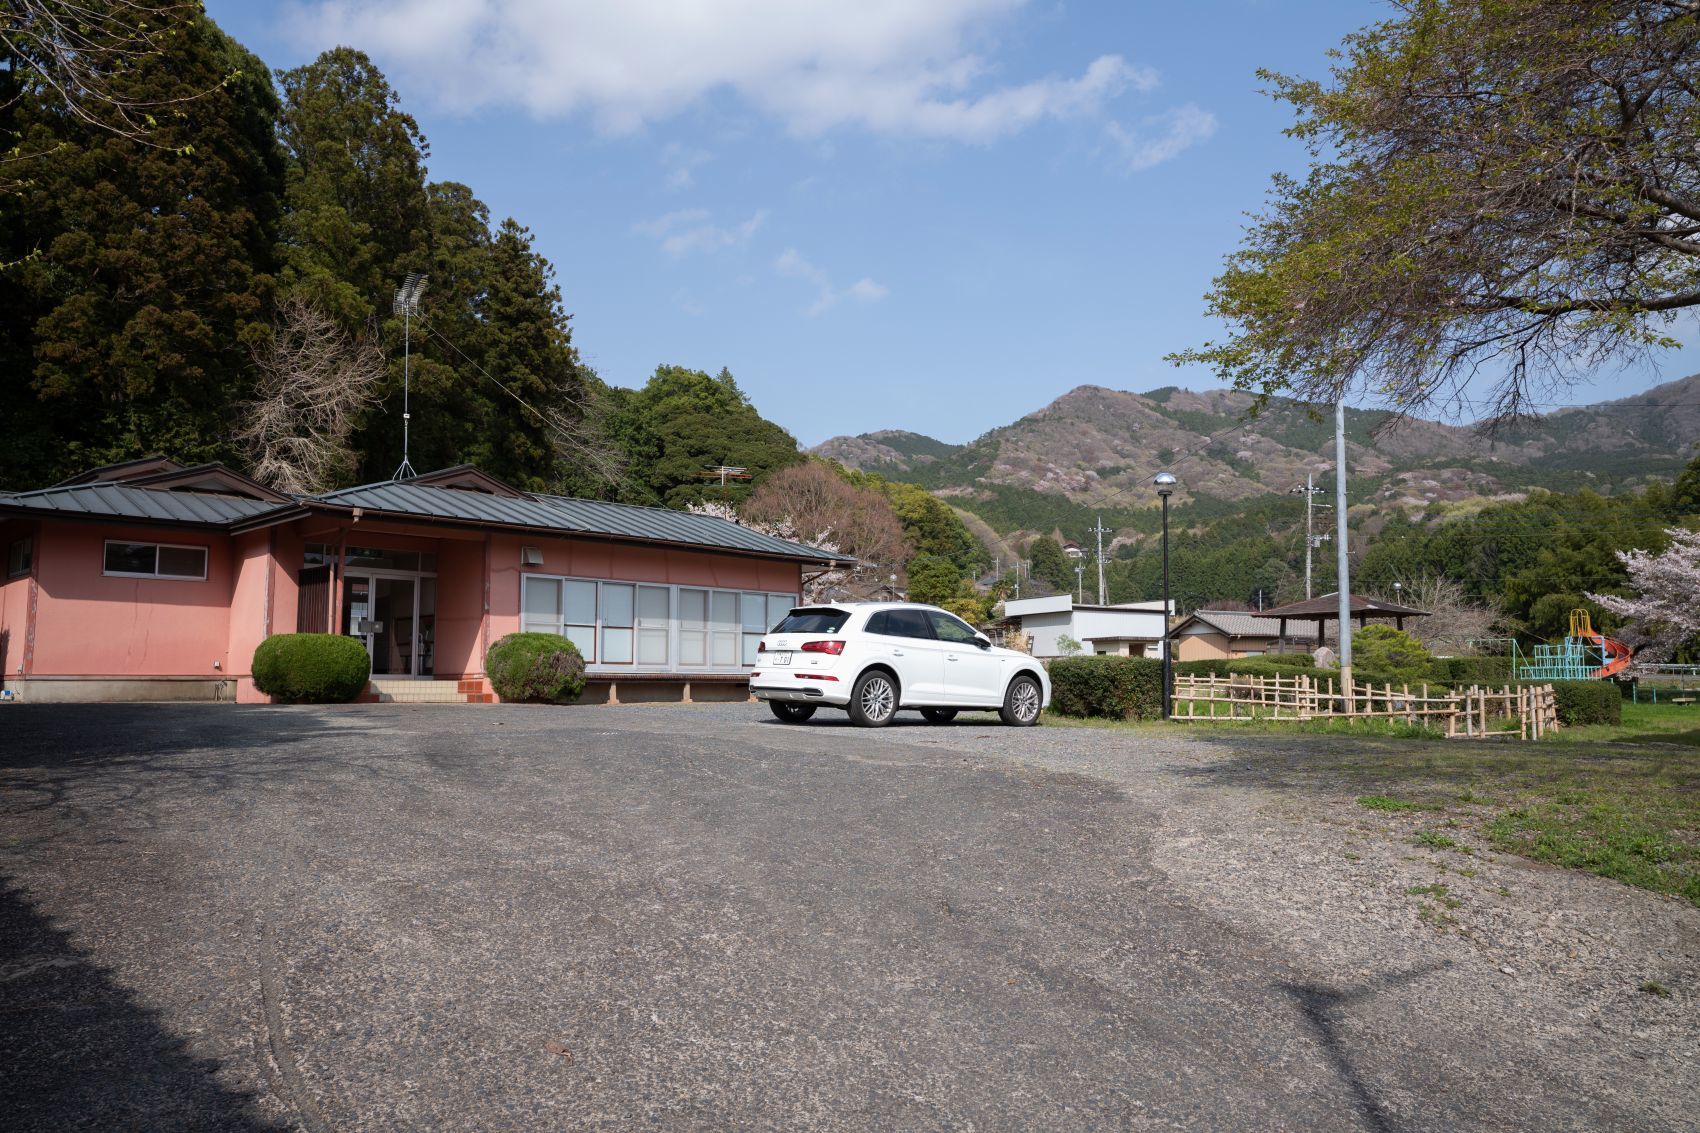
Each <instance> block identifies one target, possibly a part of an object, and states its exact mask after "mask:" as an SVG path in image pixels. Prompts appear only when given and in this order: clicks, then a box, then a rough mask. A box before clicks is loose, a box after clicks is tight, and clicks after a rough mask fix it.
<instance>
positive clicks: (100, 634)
mask: <svg viewBox="0 0 1700 1133" xmlns="http://www.w3.org/2000/svg"><path fill="white" fill-rule="evenodd" d="M107 539H128V540H133V541H135V542H138V543H160V542H163V543H179V544H184V545H188V546H198V547H206V548H207V578H206V580H205V581H201V582H186V581H176V580H172V579H156V578H110V577H107V576H105V575H104V574H102V573H101V571H102V566H103V562H104V556H105V541H106V540H107ZM35 555H36V568H35V569H36V578H37V580H38V586H39V594H38V597H37V600H36V616H35V649H34V655H33V659H32V661H31V664H30V669H29V671H30V673H31V674H38V675H43V676H46V675H52V676H116V675H125V676H149V677H153V676H204V677H209V678H211V677H217V676H220V675H228V674H229V673H230V671H231V666H230V655H229V640H230V634H229V629H230V605H231V591H232V587H233V584H234V581H235V572H234V569H233V566H232V556H231V540H230V538H229V537H228V536H225V535H219V534H214V533H211V532H205V531H185V530H172V529H169V528H159V527H151V528H150V527H106V526H102V525H97V524H92V523H91V524H82V523H56V522H51V521H44V522H43V523H42V524H41V534H40V536H39V537H38V538H37V540H36V548H35ZM249 654H250V657H249V658H244V659H243V664H244V666H246V664H247V661H248V660H249V659H250V658H251V656H252V647H250V649H249ZM214 661H217V662H219V663H220V664H221V665H222V666H223V668H222V669H215V668H214V667H213V662H214ZM13 667H14V671H15V670H16V666H15V664H14V666H13ZM244 671H246V670H245V669H244Z"/></svg>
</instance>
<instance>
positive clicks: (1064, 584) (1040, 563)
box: [1027, 535, 1076, 593]
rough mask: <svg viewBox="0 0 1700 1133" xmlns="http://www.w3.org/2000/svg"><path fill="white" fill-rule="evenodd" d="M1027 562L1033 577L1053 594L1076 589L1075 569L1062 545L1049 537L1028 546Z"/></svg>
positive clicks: (1045, 536) (1038, 539) (1042, 537)
mask: <svg viewBox="0 0 1700 1133" xmlns="http://www.w3.org/2000/svg"><path fill="white" fill-rule="evenodd" d="M1027 560H1028V564H1029V572H1030V574H1031V577H1032V578H1033V579H1034V580H1035V581H1037V582H1041V583H1043V584H1044V585H1045V586H1047V587H1049V588H1050V589H1051V591H1052V592H1053V593H1054V592H1057V591H1072V590H1073V589H1074V584H1075V581H1076V579H1075V577H1074V567H1073V566H1072V565H1071V564H1070V563H1069V561H1068V556H1067V555H1065V554H1063V549H1062V544H1061V543H1059V542H1057V541H1056V540H1055V539H1053V538H1051V537H1050V536H1049V535H1041V536H1039V537H1038V538H1037V539H1035V540H1033V542H1032V543H1030V544H1028V546H1027Z"/></svg>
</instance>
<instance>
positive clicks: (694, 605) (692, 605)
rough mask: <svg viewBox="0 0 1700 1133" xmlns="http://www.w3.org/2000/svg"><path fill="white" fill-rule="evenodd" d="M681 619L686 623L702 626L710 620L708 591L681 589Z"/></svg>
mask: <svg viewBox="0 0 1700 1133" xmlns="http://www.w3.org/2000/svg"><path fill="white" fill-rule="evenodd" d="M679 620H680V621H681V622H684V623H685V624H686V625H693V626H701V625H705V624H707V622H708V591H706V590H680V591H679Z"/></svg>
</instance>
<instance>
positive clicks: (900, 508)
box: [856, 474, 991, 573]
mask: <svg viewBox="0 0 1700 1133" xmlns="http://www.w3.org/2000/svg"><path fill="white" fill-rule="evenodd" d="M856 475H857V476H859V477H860V478H862V479H864V480H867V481H869V482H871V483H874V484H876V485H878V486H879V488H880V489H881V490H882V491H883V492H884V493H885V495H886V498H887V499H889V500H890V501H891V506H892V508H893V509H894V510H895V511H896V512H897V518H898V519H899V520H900V521H902V523H903V528H904V530H905V531H907V532H908V533H909V538H910V539H911V540H912V541H913V542H914V544H915V549H916V550H917V551H919V552H920V553H922V554H928V555H939V556H941V557H943V558H947V559H949V560H950V561H951V562H953V563H955V564H956V566H957V568H958V569H959V570H962V571H965V572H968V573H978V572H980V571H982V570H984V569H985V568H986V567H988V566H990V565H991V559H990V558H989V557H988V556H987V554H986V548H985V547H984V546H983V545H982V544H981V543H980V541H979V540H978V539H976V538H975V537H974V534H973V532H971V531H969V530H968V527H967V525H966V524H964V523H963V522H962V520H961V518H960V517H959V516H958V515H957V514H956V513H955V512H954V511H951V510H950V505H949V504H946V503H945V502H944V501H943V500H941V499H939V498H938V497H937V496H934V495H933V494H932V493H931V492H929V491H927V490H926V489H925V488H921V487H917V486H916V485H914V484H905V483H901V482H899V481H896V480H882V479H880V478H879V477H877V476H867V475H866V474H856Z"/></svg>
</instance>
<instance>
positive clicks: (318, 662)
mask: <svg viewBox="0 0 1700 1133" xmlns="http://www.w3.org/2000/svg"><path fill="white" fill-rule="evenodd" d="M371 675H372V659H371V658H370V657H369V656H367V655H366V646H365V645H364V644H362V643H361V641H360V639H359V638H357V637H345V636H343V635H342V634H340V633H278V634H273V635H272V636H271V637H268V638H266V639H265V640H264V641H262V642H260V647H259V648H258V649H256V650H254V687H255V688H257V689H259V690H260V691H261V692H263V693H265V694H266V695H267V696H271V697H274V698H275V699H277V700H281V701H283V702H284V703H286V704H347V703H348V702H349V701H351V700H353V699H354V698H355V697H357V696H359V695H360V694H361V692H363V691H364V690H365V688H366V681H367V680H368V679H369V678H370V677H371Z"/></svg>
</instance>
